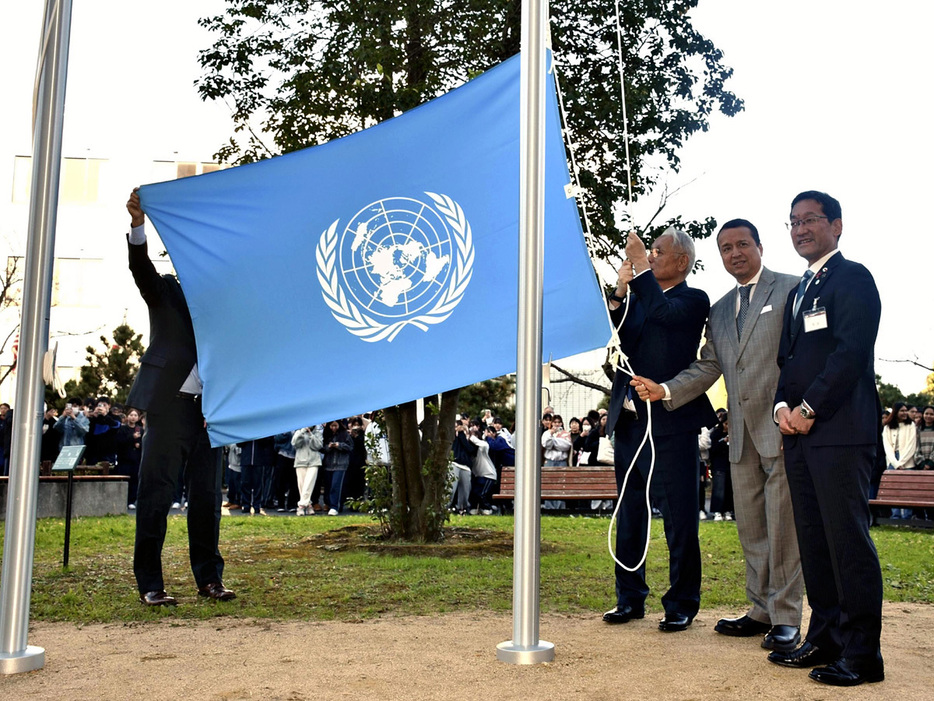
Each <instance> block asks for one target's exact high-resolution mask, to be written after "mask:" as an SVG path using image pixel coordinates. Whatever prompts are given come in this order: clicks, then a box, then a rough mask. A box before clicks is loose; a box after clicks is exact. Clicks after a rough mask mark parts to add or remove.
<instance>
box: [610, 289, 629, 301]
mask: <svg viewBox="0 0 934 701" xmlns="http://www.w3.org/2000/svg"><path fill="white" fill-rule="evenodd" d="M610 299H612V300H613V301H614V302H616V303H617V304H622V303H623V302H625V301H626V298H625V297H617V296H616V291H615V290H614V291H613V292H611V293H610Z"/></svg>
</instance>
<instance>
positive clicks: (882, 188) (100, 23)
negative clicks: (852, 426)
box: [0, 0, 934, 393]
mask: <svg viewBox="0 0 934 701" xmlns="http://www.w3.org/2000/svg"><path fill="white" fill-rule="evenodd" d="M222 5H223V3H222V2H220V0H197V2H190V1H189V2H183V1H182V0H162V1H161V2H159V3H139V2H119V1H117V0H83V1H82V0H75V2H74V9H73V24H72V34H71V51H70V59H71V60H70V67H69V74H68V97H67V104H66V114H65V139H64V140H65V153H66V155H69V156H80V155H82V154H86V155H88V156H99V157H103V158H108V157H112V156H113V154H114V153H120V154H121V155H122V156H126V155H127V154H130V153H133V152H139V153H140V154H141V156H145V158H146V159H150V160H151V159H153V158H172V159H174V158H176V157H177V158H178V159H180V160H185V159H191V160H206V159H209V158H210V156H211V154H213V153H214V151H216V149H217V147H218V146H220V145H221V144H222V143H223V142H224V141H226V139H227V138H228V137H229V136H230V134H231V127H230V122H229V120H228V118H227V110H226V108H225V107H224V106H223V105H218V104H216V103H208V104H205V103H202V102H201V101H200V100H199V99H198V97H197V94H196V92H195V90H194V88H193V87H192V83H193V81H194V80H195V78H197V77H198V75H199V69H198V65H197V62H196V56H197V52H198V50H199V49H201V48H205V47H207V46H208V45H209V43H210V38H209V36H208V34H207V33H206V32H205V31H203V30H202V29H200V28H199V27H198V26H197V25H196V19H197V18H198V17H201V16H205V15H208V14H212V13H215V12H217V11H218V9H219V8H220V7H222ZM43 6H44V2H40V1H39V0H32V2H19V3H9V4H8V6H7V7H5V8H4V21H3V23H2V26H0V65H2V71H0V95H2V96H3V109H2V110H0V154H2V155H3V157H4V158H6V157H7V155H8V154H14V153H19V154H24V153H29V152H30V151H31V131H30V110H31V105H30V102H29V101H30V96H31V92H32V81H33V74H34V70H35V59H36V53H37V46H38V40H39V32H40V29H41V15H42V11H43ZM693 16H694V18H695V26H696V27H697V28H698V29H699V30H700V31H701V32H703V33H704V34H705V35H706V36H707V37H708V38H710V39H712V40H713V41H714V43H715V44H716V45H717V46H718V47H719V48H720V49H722V50H723V52H724V54H725V59H724V60H725V62H726V63H727V65H730V66H732V67H733V68H734V69H735V74H734V77H733V79H732V80H731V81H730V82H729V83H728V86H729V88H730V89H732V90H733V91H734V92H735V93H737V94H738V95H739V96H740V97H742V98H743V99H744V100H745V102H746V110H745V112H743V113H741V114H740V115H739V116H737V117H735V118H733V119H727V118H719V117H717V118H714V120H713V123H712V126H711V129H710V131H709V132H708V133H705V134H701V135H698V136H696V137H694V138H693V139H692V140H690V141H689V142H688V144H687V145H686V146H685V148H684V149H683V150H682V151H681V157H682V170H681V173H679V174H672V176H671V179H670V187H672V188H675V187H678V186H680V185H684V184H686V183H688V182H690V181H691V180H695V179H696V180H695V182H693V183H691V184H690V185H688V186H687V187H686V188H685V189H684V190H682V191H681V192H680V193H679V194H678V195H677V196H676V197H674V198H673V199H672V200H671V201H670V203H669V211H671V212H672V213H682V214H684V215H685V216H688V217H696V218H703V217H706V216H713V217H715V218H716V219H717V220H718V221H720V222H724V221H726V220H727V219H731V218H733V217H744V218H747V219H750V220H751V221H753V222H754V223H755V224H756V225H757V226H758V228H759V230H760V233H761V235H762V239H763V245H764V247H765V262H766V264H767V265H768V266H770V267H772V268H773V269H776V270H781V271H784V272H790V273H793V274H799V273H800V272H802V271H803V269H804V262H803V261H802V260H801V259H800V258H798V257H797V255H796V254H795V253H794V251H793V249H792V247H791V244H790V240H789V236H788V232H787V230H786V229H785V227H784V225H783V222H785V221H787V219H788V209H789V203H790V201H791V199H792V197H793V196H794V195H795V194H797V193H798V192H799V191H801V190H806V189H820V190H825V191H827V192H829V193H830V194H832V195H834V196H835V197H836V198H837V199H839V200H840V202H841V204H842V205H843V213H844V234H843V237H842V239H841V250H842V251H843V253H844V255H846V256H847V257H848V258H851V259H853V260H857V261H859V262H861V263H864V264H865V265H866V266H867V267H868V268H869V269H870V270H871V271H872V273H873V274H874V276H875V278H876V283H877V285H878V287H879V289H880V292H881V295H882V302H883V318H882V326H881V329H880V334H879V340H878V341H877V344H876V356H877V366H876V369H877V372H879V373H880V374H881V375H882V377H883V379H884V380H886V381H888V382H892V383H894V384H897V385H899V386H900V387H901V388H902V390H903V391H905V392H906V393H907V392H912V391H917V390H920V389H922V388H923V386H924V380H925V377H926V375H927V372H926V371H924V370H920V369H917V368H913V367H912V366H910V365H907V364H894V363H889V362H883V361H882V359H909V358H917V359H918V360H920V361H921V362H923V363H925V364H932V363H934V345H932V340H934V318H932V314H931V313H930V312H928V311H927V309H928V308H929V307H930V305H929V304H927V300H926V296H927V295H926V290H925V289H924V285H925V283H926V282H927V278H928V276H929V274H930V268H931V261H932V249H934V238H932V237H931V236H930V235H929V234H928V233H925V232H926V231H927V230H928V228H929V226H930V223H929V222H928V221H927V217H928V216H929V215H928V207H927V206H926V204H925V203H926V202H929V201H928V200H927V193H928V191H929V189H930V185H931V181H932V178H931V176H930V175H929V168H930V164H931V163H932V161H934V137H932V136H931V126H930V121H931V120H930V117H929V114H930V113H929V109H928V108H929V106H930V98H929V97H927V96H926V95H927V93H928V91H929V88H930V85H931V80H930V77H929V76H930V74H929V69H930V64H931V60H930V53H931V50H930V49H929V48H928V47H929V46H930V40H929V36H928V32H929V30H930V27H931V26H934V3H927V2H916V1H915V2H912V1H910V0H890V1H889V2H886V3H881V4H880V3H875V2H873V3H870V2H868V0H848V1H847V0H810V1H805V0H785V2H781V3H776V2H769V3H765V2H751V1H749V0H702V2H701V4H700V7H699V8H698V9H697V10H696V11H695V12H694V13H693ZM174 154H177V156H175V155H174ZM11 160H12V159H11ZM11 160H10V161H4V162H3V164H2V166H0V171H2V175H0V186H4V187H5V186H6V185H7V183H8V182H9V180H8V179H9V177H10V175H9V173H8V172H7V171H8V170H11V165H12V163H11ZM134 184H136V183H134V182H127V183H126V188H125V189H126V190H128V189H129V187H130V186H132V185H134ZM121 189H124V188H121ZM6 192H9V190H7V191H6ZM3 197H8V195H6V194H3ZM124 199H125V197H122V198H121V199H120V200H119V201H115V202H114V203H113V209H114V215H113V216H114V220H115V221H119V222H123V219H125V213H124V211H123V202H124ZM654 206H655V201H654V200H652V199H649V200H647V201H646V202H645V203H644V204H643V205H642V206H641V207H640V208H637V210H636V211H637V218H638V216H639V213H640V212H647V211H649V210H650V209H654ZM0 224H2V222H0ZM121 225H122V224H121ZM698 253H699V257H700V258H701V259H702V261H703V262H704V263H705V265H706V268H707V271H706V272H704V273H703V274H701V275H700V276H693V277H692V279H691V280H690V281H689V282H690V284H692V285H694V286H698V287H702V288H703V289H705V290H706V291H707V292H708V294H709V295H710V297H711V300H715V299H717V298H718V297H719V296H720V295H721V294H723V293H724V292H726V291H727V290H728V289H729V288H730V286H731V285H732V284H733V280H732V278H730V277H729V276H728V275H727V274H726V273H725V272H724V271H723V269H722V266H721V264H720V260H719V256H718V255H717V253H716V249H715V246H714V245H713V244H712V243H711V242H705V243H702V244H700V245H699V247H698Z"/></svg>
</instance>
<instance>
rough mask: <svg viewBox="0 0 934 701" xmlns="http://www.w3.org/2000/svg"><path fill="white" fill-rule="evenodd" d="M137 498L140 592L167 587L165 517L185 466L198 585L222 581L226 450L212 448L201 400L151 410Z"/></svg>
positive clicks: (136, 563)
mask: <svg viewBox="0 0 934 701" xmlns="http://www.w3.org/2000/svg"><path fill="white" fill-rule="evenodd" d="M147 423H148V430H147V431H146V434H145V435H144V436H143V455H142V459H141V460H140V468H139V493H138V496H137V500H136V545H135V549H134V553H133V571H134V573H135V574H136V584H137V586H138V587H139V591H140V592H141V593H145V592H148V591H158V590H160V589H165V581H164V579H163V576H162V545H163V543H164V542H165V531H166V517H167V516H168V513H169V510H170V508H171V506H172V499H173V498H174V495H175V490H176V487H177V483H178V479H179V471H180V468H184V469H183V475H184V480H185V486H186V488H187V491H188V552H189V557H190V560H191V571H192V573H193V574H194V576H195V582H196V583H197V585H198V587H203V586H205V585H207V584H210V583H211V582H220V581H222V577H223V573H224V559H223V558H222V557H221V554H220V551H219V550H218V547H217V541H218V538H219V536H220V522H221V476H222V466H223V461H222V459H221V458H222V456H221V451H220V450H217V449H214V448H211V443H210V440H209V439H208V433H207V430H206V429H205V428H204V417H203V415H202V413H201V402H200V401H193V400H191V399H185V398H181V397H179V398H176V399H175V400H174V401H173V402H172V403H171V404H170V405H169V406H168V407H166V408H165V409H164V410H163V411H161V412H149V413H148V414H147Z"/></svg>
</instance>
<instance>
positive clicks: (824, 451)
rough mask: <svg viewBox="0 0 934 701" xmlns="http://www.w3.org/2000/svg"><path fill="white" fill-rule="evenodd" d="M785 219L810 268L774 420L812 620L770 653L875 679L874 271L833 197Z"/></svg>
mask: <svg viewBox="0 0 934 701" xmlns="http://www.w3.org/2000/svg"><path fill="white" fill-rule="evenodd" d="M788 226H789V229H790V230H791V242H792V245H793V246H794V247H795V250H796V251H797V252H798V255H800V256H801V257H802V258H804V259H805V260H806V261H807V262H808V266H809V267H808V270H807V271H806V272H805V274H804V277H802V279H801V282H800V284H799V285H798V286H797V287H796V288H795V289H794V290H792V291H791V292H790V293H789V295H788V299H787V303H786V305H785V316H784V322H783V328H782V337H781V342H780V345H779V350H778V364H779V367H780V368H781V373H780V375H779V381H778V390H777V391H776V394H775V420H776V422H777V423H778V425H779V429H780V430H781V432H782V434H784V436H783V442H784V449H785V470H786V472H787V475H788V485H789V488H790V490H791V503H792V507H793V510H794V516H795V528H796V530H797V533H798V546H799V549H800V550H801V565H802V568H803V571H804V582H805V587H806V588H807V598H808V604H809V605H810V607H811V621H810V625H809V626H808V632H807V635H806V636H805V639H804V642H803V643H802V644H801V646H800V647H799V648H797V649H796V650H793V651H791V652H772V653H771V654H770V655H769V660H770V661H771V662H775V663H776V664H780V665H784V666H788V667H816V668H815V669H813V670H811V672H810V677H811V678H812V679H814V680H816V681H819V682H823V683H825V684H832V685H835V686H855V685H857V684H862V683H863V682H879V681H882V680H883V679H884V677H885V673H884V669H883V663H882V654H881V652H880V648H879V638H880V635H881V632H882V572H881V569H880V567H879V557H878V555H877V554H876V549H875V546H874V545H873V542H872V538H871V537H870V535H869V523H870V519H871V516H870V513H869V503H868V502H869V479H870V475H871V473H872V466H873V460H874V458H875V453H876V444H877V436H878V433H879V425H878V422H879V416H880V414H881V407H880V406H879V401H878V395H877V393H876V385H875V370H874V368H873V356H874V345H875V340H876V334H877V332H878V330H879V316H880V313H881V304H880V301H879V293H878V291H877V290H876V285H875V282H874V281H873V278H872V275H871V274H870V273H869V271H868V270H866V268H864V267H863V266H862V265H860V264H859V263H854V262H851V261H848V260H846V259H845V258H844V257H843V255H842V254H841V253H840V252H839V251H838V250H837V244H838V240H839V238H840V235H841V233H842V232H843V219H842V213H841V211H840V203H839V202H837V200H835V199H834V198H833V197H831V196H830V195H827V194H826V193H823V192H815V191H808V192H802V193H801V194H799V195H798V196H797V197H795V199H794V200H793V201H792V203H791V221H790V223H789V225H788ZM818 665H825V666H821V667H818Z"/></svg>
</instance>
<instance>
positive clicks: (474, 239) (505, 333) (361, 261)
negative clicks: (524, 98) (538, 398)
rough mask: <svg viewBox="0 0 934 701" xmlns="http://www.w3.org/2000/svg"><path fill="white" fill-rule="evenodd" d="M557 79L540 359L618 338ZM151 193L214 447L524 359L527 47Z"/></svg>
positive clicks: (551, 111)
mask: <svg viewBox="0 0 934 701" xmlns="http://www.w3.org/2000/svg"><path fill="white" fill-rule="evenodd" d="M548 85H549V96H548V100H549V102H548V110H547V112H548V115H547V137H546V139H547V141H546V204H545V271H544V286H545V292H544V338H543V340H544V346H543V349H544V359H545V360H547V359H548V358H550V357H551V358H563V357H567V356H570V355H574V354H576V353H580V352H584V351H587V350H592V349H594V348H600V347H602V346H604V345H606V343H607V341H608V339H609V337H610V326H609V321H608V317H607V314H606V309H605V306H604V301H603V298H602V294H601V292H600V288H599V285H598V283H597V280H596V277H595V275H594V272H593V268H592V266H591V263H590V259H589V256H588V253H587V248H586V246H585V242H584V238H583V235H582V231H581V225H580V219H579V217H578V213H577V208H576V205H575V201H574V200H573V199H569V198H568V197H567V196H566V194H565V185H566V184H567V183H569V182H570V178H569V176H568V168H567V161H566V160H565V152H564V143H563V141H562V138H561V130H560V120H559V115H558V104H557V98H556V95H555V89H554V83H553V81H551V80H549V81H548ZM140 198H141V201H142V206H143V209H144V211H145V212H146V214H147V215H148V216H149V218H150V220H151V221H152V222H153V224H154V225H155V227H156V229H157V230H158V232H159V235H160V236H161V237H162V241H163V242H164V243H165V246H166V248H167V249H168V252H169V255H170V256H171V258H172V262H173V264H174V266H175V270H176V272H177V274H178V277H179V281H180V282H181V285H182V289H183V290H184V291H185V296H186V298H187V300H188V306H189V309H190V310H191V317H192V321H193V323H194V329H195V336H196V340H197V344H198V367H199V370H200V373H201V377H202V379H203V380H204V397H203V407H204V413H205V418H206V419H207V422H208V431H209V434H210V436H211V441H212V442H213V443H214V445H221V444H226V443H231V442H234V441H242V440H247V439H251V438H257V437H262V436H269V435H273V434H275V433H278V432H281V431H284V430H289V429H294V428H297V427H300V426H307V425H311V424H314V423H320V422H324V421H330V420H333V419H335V418H339V417H345V416H350V415H353V414H356V413H361V412H364V411H368V410H372V409H378V408H381V407H385V406H390V405H394V404H399V403H401V402H405V401H410V400H412V399H416V398H418V397H424V396H427V395H429V394H435V393H439V392H442V391H445V390H449V389H453V388H456V387H462V386H465V385H469V384H472V383H474V382H478V381H481V380H485V379H488V378H491V377H498V376H500V375H504V374H507V373H510V372H515V369H516V329H517V316H518V244H519V57H518V56H516V57H513V58H512V59H510V60H508V61H506V62H504V63H502V64H500V65H499V66H497V67H495V68H493V69H491V70H489V71H487V72H486V73H484V74H483V75H481V76H479V77H478V78H475V79H474V80H471V81H470V82H468V83H466V84H465V85H463V86H461V87H459V88H457V89H456V90H453V91H451V92H450V93H447V94H446V95H443V96H441V97H439V98H437V99H435V100H432V101H431V102H428V103H426V104H424V105H421V106H420V107H417V108H415V109H413V110H411V111H409V112H406V113H405V114H403V115H401V116H399V117H396V118H395V119H392V120H389V121H386V122H383V123H381V124H378V125H376V126H374V127H371V128H370V129H366V130H364V131H361V132H358V133H356V134H352V135H350V136H347V137H344V138H342V139H338V140H335V141H331V142H329V143H326V144H323V145H320V146H316V147H313V148H308V149H305V150H302V151H296V152H294V153H289V154H286V155H284V156H278V157H276V158H270V159H269V160H265V161H261V162H258V163H252V164H249V165H243V166H239V167H237V168H231V169H229V170H222V171H218V172H214V173H208V174H205V175H201V176H197V177H190V178H184V179H181V180H173V181H169V182H164V183H157V184H154V185H146V186H144V187H142V188H141V189H140Z"/></svg>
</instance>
